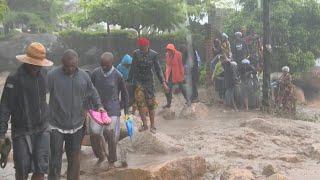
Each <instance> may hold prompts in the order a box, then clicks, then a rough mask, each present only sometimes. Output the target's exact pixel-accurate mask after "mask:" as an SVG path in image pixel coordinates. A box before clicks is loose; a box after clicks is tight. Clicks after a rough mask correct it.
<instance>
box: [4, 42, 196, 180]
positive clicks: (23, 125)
mask: <svg viewBox="0 0 320 180" xmlns="http://www.w3.org/2000/svg"><path fill="white" fill-rule="evenodd" d="M137 44H138V46H139V48H138V49H137V50H135V51H134V52H133V53H132V55H131V56H130V55H129V54H127V55H125V56H124V57H123V59H122V60H121V62H120V64H119V65H118V66H117V67H115V66H114V65H113V64H114V62H115V60H114V56H113V54H112V53H111V52H105V53H103V54H102V55H101V60H100V66H99V67H98V68H96V69H95V70H94V71H92V72H90V71H86V70H84V69H81V68H80V67H79V66H78V61H79V57H78V54H77V52H76V51H74V50H72V49H69V50H66V51H65V52H64V54H63V56H62V58H61V65H60V66H57V67H54V68H51V69H50V68H48V67H50V66H53V62H52V61H50V60H48V59H46V48H45V47H44V46H43V45H42V44H40V43H37V42H34V43H31V44H30V45H29V46H28V47H27V48H26V54H24V55H18V56H16V59H17V60H19V61H20V62H21V63H22V64H21V65H20V67H19V68H18V69H17V71H16V72H14V73H12V74H10V75H9V76H8V77H7V80H6V83H5V85H4V89H3V94H2V97H1V104H0V150H1V149H2V148H3V147H4V146H5V145H6V144H5V135H6V132H7V130H8V122H9V120H10V121H11V131H12V136H11V137H12V146H13V161H14V167H15V170H16V174H15V175H16V179H17V180H25V179H28V176H29V174H30V173H32V174H33V175H32V178H31V179H33V180H41V179H44V178H45V174H48V179H49V180H56V179H60V177H61V167H62V155H63V153H64V152H65V153H66V157H67V163H68V166H67V172H66V174H67V179H69V180H77V179H79V178H80V152H81V144H82V141H83V137H84V135H85V133H89V134H90V140H91V145H92V150H93V152H94V154H95V156H96V157H97V158H98V161H97V166H101V165H106V164H107V167H108V168H115V167H126V166H127V162H126V157H125V156H126V155H125V152H124V153H122V152H121V153H120V155H119V153H118V151H117V150H118V148H117V147H118V141H119V140H120V116H121V115H124V116H125V117H126V118H127V117H128V115H129V114H130V113H134V112H135V111H138V112H139V114H140V117H141V121H142V126H141V127H140V128H139V132H143V131H147V130H150V132H151V133H156V125H155V110H156V108H157V105H158V104H157V101H156V95H155V94H156V90H155V82H154V76H156V77H157V78H158V80H159V82H160V83H161V85H162V87H163V89H164V92H165V95H166V98H167V102H166V104H165V105H164V106H163V108H170V107H171V102H172V94H173V89H174V88H173V87H174V86H175V85H177V86H178V87H179V89H180V91H181V92H182V94H183V96H184V98H185V100H186V106H190V105H191V103H195V102H198V91H197V83H198V78H199V65H200V58H199V55H198V52H197V51H194V53H192V54H191V55H190V54H189V51H188V48H187V47H186V46H181V51H179V50H177V48H176V47H175V46H174V45H173V44H168V45H167V47H166V56H165V71H163V68H162V65H161V62H160V56H159V54H158V53H157V52H156V51H154V50H152V49H150V41H149V40H148V39H146V38H140V39H139V40H138V41H137ZM49 69H50V70H49ZM188 74H190V75H191V78H190V79H191V83H189V84H188V83H187V82H186V78H187V75H188ZM188 87H190V88H188ZM188 89H191V91H190V90H188ZM47 95H49V100H47ZM130 108H131V111H130ZM90 112H96V113H100V114H99V115H101V117H102V114H107V116H108V118H109V119H110V122H109V123H108V124H104V123H101V122H100V121H97V120H96V119H95V117H94V116H93V115H92V114H91V113H90ZM148 119H149V120H150V123H149V122H148V121H147V120H148ZM88 121H89V122H88ZM149 126H150V127H149ZM106 144H108V149H106ZM119 156H120V157H119ZM118 159H120V160H118Z"/></svg>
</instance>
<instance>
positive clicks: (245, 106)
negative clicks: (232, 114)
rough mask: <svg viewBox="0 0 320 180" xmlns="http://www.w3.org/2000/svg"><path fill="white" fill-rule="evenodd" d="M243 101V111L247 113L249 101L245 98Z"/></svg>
mask: <svg viewBox="0 0 320 180" xmlns="http://www.w3.org/2000/svg"><path fill="white" fill-rule="evenodd" d="M243 101H244V102H243V104H244V109H245V110H246V111H248V110H249V99H248V97H245V98H244V100H243Z"/></svg>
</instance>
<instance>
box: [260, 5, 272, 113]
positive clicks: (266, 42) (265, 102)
mask: <svg viewBox="0 0 320 180" xmlns="http://www.w3.org/2000/svg"><path fill="white" fill-rule="evenodd" d="M270 1H271V0H263V57H264V61H263V89H262V92H263V99H262V108H263V110H269V107H270V93H269V92H270V60H271V43H270V41H271V30H270Z"/></svg>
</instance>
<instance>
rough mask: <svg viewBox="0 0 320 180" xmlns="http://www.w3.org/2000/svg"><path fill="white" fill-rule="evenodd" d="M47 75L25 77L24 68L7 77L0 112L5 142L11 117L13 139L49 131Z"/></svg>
mask: <svg viewBox="0 0 320 180" xmlns="http://www.w3.org/2000/svg"><path fill="white" fill-rule="evenodd" d="M46 74H47V72H46V70H45V69H41V71H40V74H39V75H38V76H37V77H32V76H31V75H29V73H27V70H26V68H25V65H21V66H20V67H19V68H18V70H17V72H15V73H13V74H11V75H9V76H8V78H7V80H6V83H5V86H4V89H3V93H2V97H1V104H0V106H1V108H0V137H2V138H4V136H5V133H6V132H7V129H8V121H9V119H10V117H11V129H12V138H16V137H20V136H25V135H32V134H36V133H40V132H43V131H45V130H46V129H47V128H48V122H49V109H48V105H47V102H46V86H47V75H46Z"/></svg>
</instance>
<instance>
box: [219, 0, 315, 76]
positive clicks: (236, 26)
mask: <svg viewBox="0 0 320 180" xmlns="http://www.w3.org/2000/svg"><path fill="white" fill-rule="evenodd" d="M240 3H241V5H242V6H243V9H242V11H240V12H235V13H234V14H233V15H231V17H229V18H228V22H227V23H226V26H225V29H226V31H227V32H228V33H229V34H230V35H231V36H232V35H233V34H234V32H236V31H239V30H240V29H241V27H243V26H245V27H247V28H253V29H254V30H255V31H256V32H258V33H259V34H262V18H261V10H260V9H258V8H257V1H256V0H240ZM271 7H272V8H271V12H272V13H271V37H272V40H271V42H272V46H273V58H272V69H273V70H274V71H279V70H280V69H281V66H283V65H290V66H291V69H292V70H293V72H294V73H296V74H300V73H302V72H306V71H308V70H309V69H310V68H311V67H313V65H314V63H315V57H319V56H320V42H319V41H318V39H319V38H320V4H319V3H318V2H317V1H316V0H305V1H302V0H274V1H272V6H271ZM231 38H232V37H231Z"/></svg>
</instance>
